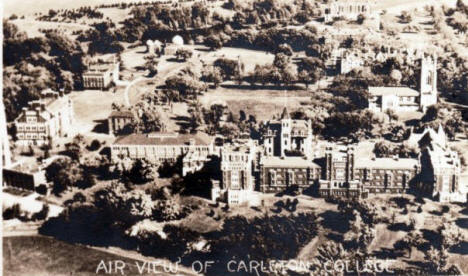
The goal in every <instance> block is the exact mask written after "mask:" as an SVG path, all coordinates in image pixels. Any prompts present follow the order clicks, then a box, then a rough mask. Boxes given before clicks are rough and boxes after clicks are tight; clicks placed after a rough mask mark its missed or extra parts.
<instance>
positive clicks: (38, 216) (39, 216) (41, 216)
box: [31, 203, 50, 220]
mask: <svg viewBox="0 0 468 276" xmlns="http://www.w3.org/2000/svg"><path fill="white" fill-rule="evenodd" d="M49 209H50V208H49V205H48V204H47V203H44V204H42V208H41V210H40V211H39V212H37V213H34V214H33V215H32V218H31V219H32V220H45V219H47V216H48V215H49Z"/></svg>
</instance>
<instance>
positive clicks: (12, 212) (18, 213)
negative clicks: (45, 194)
mask: <svg viewBox="0 0 468 276" xmlns="http://www.w3.org/2000/svg"><path fill="white" fill-rule="evenodd" d="M49 209H50V208H49V205H48V204H46V203H44V204H43V205H42V208H41V210H39V211H37V212H35V213H31V212H29V211H26V210H22V209H21V206H20V205H19V204H18V203H15V204H13V205H12V206H10V207H7V208H5V209H4V210H3V216H2V217H3V219H4V220H10V219H19V220H21V221H38V220H45V219H46V218H47V216H48V215H49Z"/></svg>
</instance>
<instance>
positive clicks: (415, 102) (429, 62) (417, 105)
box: [368, 57, 437, 112]
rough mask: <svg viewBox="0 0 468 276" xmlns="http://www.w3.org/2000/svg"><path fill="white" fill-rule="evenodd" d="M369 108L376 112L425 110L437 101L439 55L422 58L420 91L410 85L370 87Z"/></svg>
mask: <svg viewBox="0 0 468 276" xmlns="http://www.w3.org/2000/svg"><path fill="white" fill-rule="evenodd" d="M368 102H369V107H368V108H369V109H370V110H372V111H374V112H385V111H386V110H389V109H392V110H394V111H397V112H399V111H418V110H422V111H425V110H426V108H427V107H428V106H430V105H434V104H436V103H437V57H423V58H422V59H421V75H420V88H419V91H417V90H414V89H412V88H409V87H375V86H370V87H369V99H368Z"/></svg>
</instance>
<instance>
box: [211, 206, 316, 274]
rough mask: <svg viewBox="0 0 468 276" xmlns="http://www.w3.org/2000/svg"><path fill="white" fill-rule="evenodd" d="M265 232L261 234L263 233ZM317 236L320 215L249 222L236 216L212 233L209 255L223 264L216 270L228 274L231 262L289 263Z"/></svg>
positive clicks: (301, 215)
mask: <svg viewBox="0 0 468 276" xmlns="http://www.w3.org/2000/svg"><path fill="white" fill-rule="evenodd" d="M259 233H261V234H259ZM316 235H317V227H316V216H315V214H313V213H300V214H293V215H290V216H287V217H285V216H279V215H274V216H271V215H265V216H261V217H255V218H254V219H250V220H249V219H246V218H245V217H241V216H235V217H230V218H227V219H226V220H225V221H224V224H223V228H222V230H220V231H216V232H212V233H208V234H206V235H205V236H206V237H207V238H208V239H209V240H210V242H209V243H210V252H209V254H208V255H210V256H216V260H219V264H218V265H216V267H215V268H213V269H214V271H212V272H216V273H218V274H217V275H219V274H220V273H221V272H226V265H225V264H226V263H227V262H228V261H229V260H238V261H244V262H245V263H249V261H251V260H255V261H258V262H260V261H264V262H265V263H266V262H267V261H269V260H289V259H291V258H294V257H296V256H297V254H298V252H299V250H300V249H301V248H302V247H303V246H304V244H306V243H307V242H309V241H310V240H312V238H314V237H315V236H316Z"/></svg>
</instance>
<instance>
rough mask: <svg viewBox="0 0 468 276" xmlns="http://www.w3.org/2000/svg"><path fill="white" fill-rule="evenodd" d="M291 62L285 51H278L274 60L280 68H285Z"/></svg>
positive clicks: (274, 63)
mask: <svg viewBox="0 0 468 276" xmlns="http://www.w3.org/2000/svg"><path fill="white" fill-rule="evenodd" d="M289 62H290V60H289V57H288V56H287V55H285V54H283V53H277V54H276V55H275V59H274V60H273V65H274V66H275V67H276V68H278V69H279V70H284V69H285V68H286V67H287V66H288V64H289Z"/></svg>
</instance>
